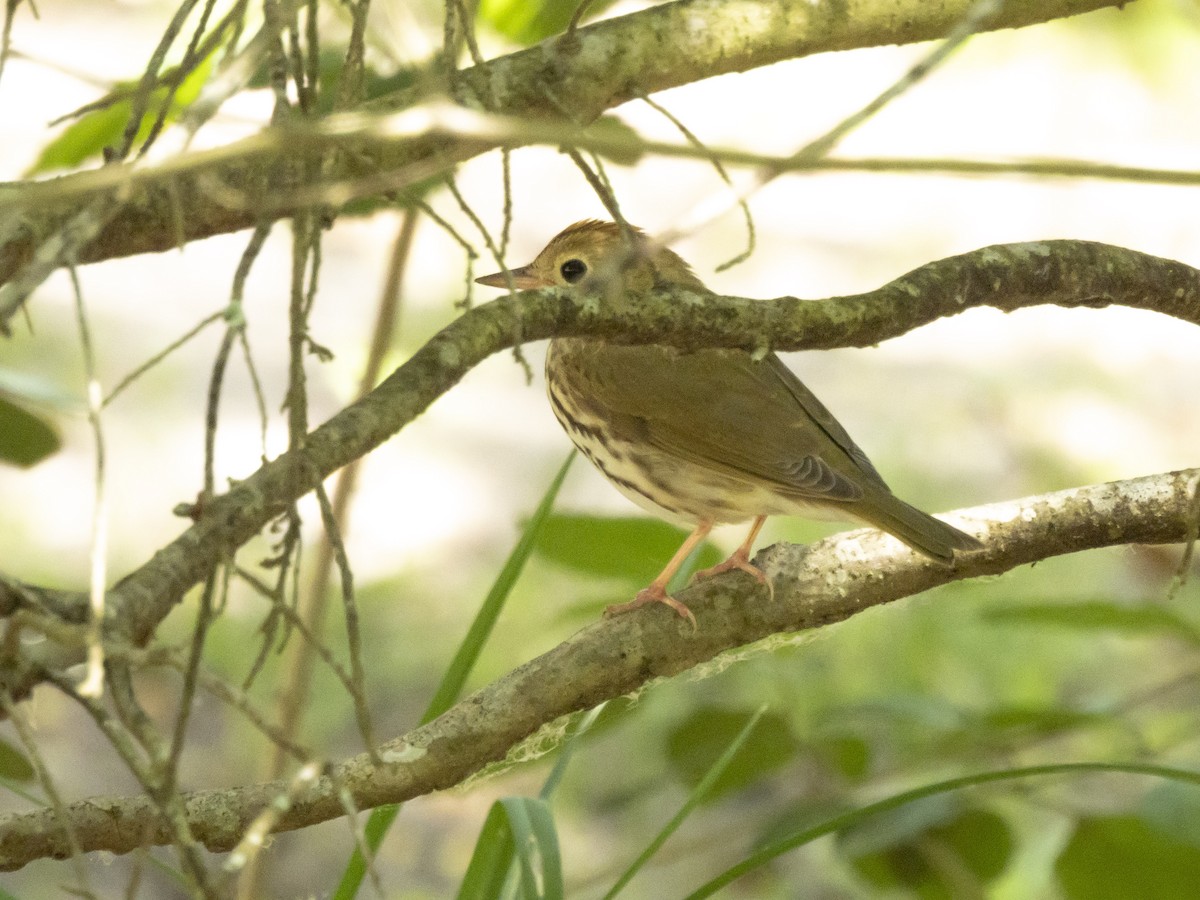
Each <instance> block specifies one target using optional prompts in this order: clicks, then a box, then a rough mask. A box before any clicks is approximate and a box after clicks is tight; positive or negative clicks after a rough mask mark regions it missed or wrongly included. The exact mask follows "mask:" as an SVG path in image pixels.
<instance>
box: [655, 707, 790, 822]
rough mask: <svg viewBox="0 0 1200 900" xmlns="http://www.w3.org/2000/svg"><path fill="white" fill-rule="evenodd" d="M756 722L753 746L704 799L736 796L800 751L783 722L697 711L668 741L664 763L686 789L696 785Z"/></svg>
mask: <svg viewBox="0 0 1200 900" xmlns="http://www.w3.org/2000/svg"><path fill="white" fill-rule="evenodd" d="M755 719H757V720H758V728H757V730H756V732H755V737H754V742H753V743H752V744H747V745H746V746H744V747H743V748H742V749H741V751H740V752H739V753H738V754H737V757H736V758H735V759H733V760H731V761H730V763H729V764H727V765H726V766H725V767H724V771H723V772H722V774H721V777H720V778H719V779H718V780H717V781H716V783H715V784H713V785H712V787H711V789H710V790H709V792H708V799H709V800H714V799H716V798H718V797H721V796H723V795H725V794H728V793H730V792H732V791H737V790H740V789H742V788H744V787H746V786H747V785H750V784H753V783H754V782H756V781H758V780H759V779H761V778H762V777H763V776H764V775H765V774H766V773H768V772H770V771H772V770H774V769H778V768H780V767H781V766H783V765H785V764H786V763H788V762H789V761H790V760H791V759H792V757H793V756H794V755H795V754H796V752H797V751H798V750H799V749H800V746H799V744H798V743H797V741H796V739H795V738H794V737H793V736H792V732H791V728H790V727H789V726H788V723H787V720H786V719H784V718H783V717H782V716H780V715H777V714H771V715H764V714H763V713H762V712H761V711H760V712H757V713H749V712H744V711H740V710H731V709H719V708H715V707H706V708H701V709H698V710H697V711H696V712H695V713H693V714H692V715H690V716H688V717H687V719H685V720H684V721H683V723H682V724H680V725H679V726H677V727H676V728H675V729H673V730H672V731H671V733H670V734H669V735H668V736H667V759H668V761H669V762H670V763H671V766H672V767H673V768H674V770H675V773H676V774H677V775H678V776H679V778H680V779H681V780H682V781H683V782H684V783H685V784H688V785H693V786H694V785H696V784H699V783H700V782H701V781H702V780H703V779H704V778H705V777H707V775H708V773H709V772H710V771H711V770H712V767H713V765H714V763H715V762H716V760H717V759H719V758H721V756H722V754H723V753H724V752H725V749H726V748H727V747H728V746H729V745H730V744H731V743H732V742H733V740H734V739H735V737H736V736H737V735H738V733H739V732H741V731H743V730H744V729H745V727H746V724H747V723H748V722H750V721H753V720H755Z"/></svg>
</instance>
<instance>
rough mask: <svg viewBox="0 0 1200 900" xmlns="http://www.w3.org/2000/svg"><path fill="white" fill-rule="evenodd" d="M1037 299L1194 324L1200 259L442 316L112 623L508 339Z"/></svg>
mask: <svg viewBox="0 0 1200 900" xmlns="http://www.w3.org/2000/svg"><path fill="white" fill-rule="evenodd" d="M1047 303H1050V304H1057V305H1060V306H1067V307H1078V306H1083V307H1091V308H1095V307H1103V306H1107V305H1109V304H1114V303H1116V304H1122V305H1125V306H1131V307H1136V308H1140V309H1146V310H1151V311H1155V312H1161V313H1164V314H1166V315H1170V316H1174V317H1176V318H1178V319H1182V320H1183V321H1186V322H1191V323H1193V324H1200V271H1198V270H1196V269H1193V268H1191V267H1190V266H1186V265H1184V264H1183V263H1180V262H1175V261H1172V260H1167V259H1161V258H1159V257H1154V256H1150V255H1147V254H1144V253H1138V252H1136V251H1133V250H1126V249H1122V248H1119V247H1112V246H1108V245H1105V244H1096V243H1088V242H1082V241H1046V242H1040V243H1031V244H1006V245H999V246H994V247H987V248H984V249H982V250H976V251H973V252H971V253H966V254H963V255H961V256H955V257H950V258H948V259H943V260H939V261H937V262H933V263H929V264H927V265H925V266H922V267H920V268H918V269H916V270H914V271H913V272H910V273H909V274H907V275H905V276H903V277H901V278H899V279H897V280H895V281H893V282H891V283H890V284H888V285H885V286H884V287H882V288H880V289H878V290H876V291H871V292H868V293H865V294H860V295H856V296H849V297H837V298H832V299H828V300H823V301H805V300H798V299H796V298H794V297H784V298H781V299H778V300H774V301H770V302H763V301H756V300H746V299H742V298H736V297H713V296H708V295H698V294H691V293H688V292H687V291H683V290H678V289H675V290H670V291H663V292H656V293H654V294H650V295H646V296H643V297H625V298H622V299H621V302H618V303H609V302H602V301H600V300H598V299H597V298H577V297H575V296H573V295H572V294H571V293H570V292H568V291H563V290H544V291H529V292H524V293H521V294H518V295H514V296H512V297H506V298H502V299H500V300H495V301H493V302H491V303H488V304H485V305H483V306H480V307H477V308H476V309H473V310H471V311H470V312H468V313H465V314H464V315H463V316H461V317H460V318H458V319H457V320H455V321H454V322H452V323H451V324H450V325H448V326H447V327H446V328H444V329H443V330H442V331H441V332H440V333H438V334H437V335H435V336H434V337H433V338H432V339H431V340H430V341H429V342H428V343H427V344H426V345H425V346H424V347H422V348H421V349H420V350H419V351H417V352H416V353H415V354H414V355H413V357H412V358H411V359H410V360H408V362H406V363H404V365H402V366H400V368H398V369H396V370H395V371H394V372H393V373H392V374H391V375H390V376H388V378H386V379H385V380H384V381H383V382H382V383H381V384H380V385H379V386H378V387H377V388H375V390H373V391H372V392H371V393H370V394H369V395H367V396H366V397H364V398H363V399H362V400H360V401H358V402H356V403H354V404H352V405H350V406H349V407H347V408H346V409H344V410H343V411H341V412H340V413H338V414H337V415H335V416H334V417H333V418H331V419H330V420H329V421H327V422H326V423H325V424H323V425H321V426H320V427H318V428H316V429H315V430H314V431H312V432H311V433H310V434H309V435H308V436H307V438H306V440H305V442H304V447H303V450H297V451H292V452H289V453H286V454H284V455H283V456H281V457H279V458H278V459H275V460H273V461H271V462H269V463H267V464H266V465H264V466H262V467H261V468H260V469H259V470H258V471H257V472H255V473H254V474H253V475H251V476H249V477H248V478H246V479H245V480H244V481H241V482H239V483H238V484H237V485H236V486H235V487H234V488H233V489H231V490H230V491H229V492H228V493H226V494H223V495H221V496H219V497H215V498H212V499H211V500H209V501H207V502H206V503H205V504H204V506H203V509H202V511H201V515H200V518H199V520H198V521H197V522H196V523H195V524H194V525H192V526H191V527H190V528H188V529H187V530H186V531H184V532H183V533H182V534H181V535H180V536H179V537H177V538H175V539H174V540H173V541H171V542H170V543H168V544H167V545H166V546H164V547H163V548H162V549H161V550H159V551H158V552H157V553H156V554H155V555H154V556H153V557H152V558H151V559H150V560H149V561H148V562H147V563H146V564H144V565H143V566H141V567H140V568H138V569H136V570H135V571H133V572H132V573H130V574H129V575H128V576H126V577H125V578H124V579H122V580H121V581H120V582H119V583H118V584H116V585H114V586H113V588H112V589H111V590H110V592H109V596H108V610H109V616H110V618H109V622H108V632H109V634H110V635H112V636H113V637H115V638H116V639H118V640H122V641H129V642H132V643H135V644H142V643H144V642H146V641H147V640H148V639H149V638H150V637H151V636H152V635H153V633H154V630H155V629H156V628H157V627H158V624H159V623H160V622H161V621H162V620H163V619H164V618H165V617H166V616H167V614H168V613H169V612H170V611H171V610H172V609H173V608H174V606H175V605H176V604H177V603H178V602H179V601H180V600H181V599H182V598H183V596H184V594H185V593H186V592H187V591H188V589H190V588H191V587H192V586H193V585H196V584H198V583H199V582H201V581H202V580H203V579H204V578H206V577H207V576H208V575H209V574H210V573H211V572H212V571H213V570H214V569H215V567H216V566H217V565H219V564H220V562H221V561H223V560H226V559H228V558H229V557H230V555H231V554H233V553H234V552H235V551H236V550H237V548H238V547H240V546H241V545H242V544H244V543H245V542H246V541H248V540H250V538H252V537H253V536H254V535H256V534H257V533H258V532H259V531H261V530H262V529H263V527H264V526H266V525H267V524H268V523H270V522H271V521H272V519H274V518H275V517H276V516H278V515H280V514H282V513H283V512H284V511H285V510H286V509H287V508H288V506H289V505H290V504H291V503H293V502H294V501H295V500H297V499H298V498H300V497H302V496H303V495H304V494H306V493H308V492H309V491H310V490H312V489H313V488H314V487H316V485H318V484H320V483H321V482H322V481H323V480H324V479H325V478H327V477H328V476H329V475H331V474H332V473H333V472H335V471H337V470H338V469H339V468H341V467H342V466H344V465H346V464H347V463H349V462H350V461H351V460H354V459H358V458H359V457H362V456H364V455H365V454H367V453H369V452H370V451H371V450H373V449H374V448H375V447H378V446H379V445H380V444H382V443H383V442H384V441H386V440H387V439H389V438H390V437H392V436H393V435H395V434H396V433H397V432H399V431H400V430H401V429H402V428H403V427H404V426H405V425H406V424H408V423H409V422H411V421H412V420H413V419H415V418H416V417H417V416H418V415H420V413H421V412H423V411H424V410H425V409H426V408H427V407H428V406H429V405H430V404H431V403H432V402H433V401H434V400H435V399H437V397H439V396H441V395H442V394H443V393H445V392H446V391H448V390H449V389H450V388H451V387H452V386H453V385H454V384H456V383H457V382H458V380H459V379H460V378H462V377H463V376H464V375H465V374H466V373H467V372H468V371H470V369H471V368H472V367H474V366H475V365H476V364H478V363H479V362H480V361H482V360H483V359H485V358H486V357H488V356H490V355H491V354H492V353H495V352H496V351H498V350H502V349H505V348H507V347H511V346H513V345H514V344H515V343H517V342H519V341H530V340H537V339H539V338H545V337H550V336H552V335H595V336H602V337H605V338H608V339H610V340H626V341H631V342H635V343H636V342H642V343H664V344H674V345H676V346H679V347H684V348H696V347H741V348H744V349H748V350H753V349H757V348H763V347H770V348H773V349H777V350H807V349H828V348H832V347H846V346H859V347H861V346H869V345H872V344H876V343H879V342H880V341H883V340H886V339H887V338H890V337H896V336H898V335H900V334H904V333H905V332H907V331H910V330H912V329H913V328H916V327H918V326H920V325H924V324H927V323H929V322H932V321H934V320H936V319H937V318H940V317H942V316H950V315H956V314H958V313H960V312H964V311H965V310H968V309H971V308H973V307H978V306H991V307H995V308H997V309H1002V310H1005V311H1012V310H1016V309H1020V308H1024V307H1029V306H1036V305H1040V304H1047ZM36 601H37V595H36V592H32V591H30V590H28V589H25V590H8V591H2V590H0V602H2V604H3V605H0V613H2V612H6V611H7V612H11V611H12V610H13V609H16V608H20V606H21V605H22V604H28V605H31V606H36V605H37V604H36ZM54 604H55V609H54V612H55V613H56V614H58V615H60V616H61V617H62V618H65V619H67V620H68V621H74V622H83V621H86V616H87V610H88V607H87V603H86V600H85V598H83V597H82V596H79V597H76V598H73V601H72V599H71V598H68V597H64V596H61V595H55V597H54ZM19 652H20V653H25V651H23V650H22V651H19ZM2 662H3V666H2V667H0V674H2V675H3V683H4V684H5V686H7V687H8V689H9V690H10V691H12V693H13V695H14V696H15V697H21V696H24V695H25V694H27V693H28V692H29V690H30V689H31V688H32V686H33V685H34V684H36V683H37V682H38V681H39V680H40V679H39V676H38V674H37V669H38V666H37V665H36V662H35V661H33V660H28V659H26V658H25V657H24V656H19V657H17V658H10V659H8V660H4V661H2Z"/></svg>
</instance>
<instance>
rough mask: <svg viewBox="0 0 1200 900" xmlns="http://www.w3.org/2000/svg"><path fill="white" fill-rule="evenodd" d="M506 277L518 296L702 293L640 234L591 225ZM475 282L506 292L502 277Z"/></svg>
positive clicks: (581, 225)
mask: <svg viewBox="0 0 1200 900" xmlns="http://www.w3.org/2000/svg"><path fill="white" fill-rule="evenodd" d="M508 275H509V277H511V278H512V284H513V287H515V288H517V289H518V290H530V289H533V288H545V287H570V286H577V287H583V288H587V289H590V290H595V289H599V290H601V291H602V292H604V293H608V292H609V291H610V290H611V287H612V286H617V287H619V288H620V291H619V293H624V292H626V291H633V292H638V291H645V290H650V289H652V288H654V287H656V286H660V285H666V284H673V285H679V286H682V287H688V288H691V289H693V290H697V291H703V290H705V287H704V285H703V284H702V283H701V281H700V279H699V278H697V277H696V276H695V275H694V274H692V270H691V267H690V266H688V264H687V263H686V262H684V261H683V260H682V259H681V258H680V257H679V255H678V254H676V253H674V252H673V251H671V250H668V249H667V248H666V247H662V246H659V245H658V244H655V243H654V242H653V241H652V240H650V238H648V237H646V235H645V234H643V233H642V232H641V231H640V230H639V229H637V228H628V229H623V228H622V227H621V226H620V225H617V224H616V223H614V222H598V221H596V220H594V219H586V220H584V221H582V222H576V223H575V224H574V225H571V226H570V227H569V228H566V229H564V230H563V231H561V232H559V234H558V235H556V236H555V237H554V238H553V239H552V240H551V241H550V243H549V244H547V245H546V247H545V249H543V250H542V252H541V253H539V254H538V255H537V256H536V257H535V258H534V260H533V262H531V263H529V265H527V266H521V267H520V268H517V269H511V270H509V272H508ZM475 281H476V282H478V283H479V284H485V285H488V286H489V287H499V288H502V287H507V286H508V281H507V279H506V278H505V273H504V272H497V273H496V274H495V275H485V276H483V277H482V278H476V279H475Z"/></svg>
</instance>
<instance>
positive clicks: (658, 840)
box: [604, 706, 767, 900]
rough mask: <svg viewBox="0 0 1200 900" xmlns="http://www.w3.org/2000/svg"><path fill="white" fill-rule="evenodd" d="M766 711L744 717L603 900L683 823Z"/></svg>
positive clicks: (648, 858) (612, 893) (647, 859)
mask: <svg viewBox="0 0 1200 900" xmlns="http://www.w3.org/2000/svg"><path fill="white" fill-rule="evenodd" d="M766 711H767V708H766V707H765V706H760V707H759V708H758V711H757V712H755V713H754V715H753V716H751V717H750V721H748V722H747V723H746V724H745V726H744V727H743V728H742V730H741V731H740V732H738V735H737V737H735V738H734V739H733V740H732V741H731V742H730V744H729V746H728V747H726V748H725V752H724V753H722V754H721V756H720V758H719V759H717V761H716V762H714V763H713V764H712V767H711V768H710V769H709V770H708V771H707V772H706V773H705V774H704V777H703V778H702V779H700V783H699V784H697V785H696V786H695V787H694V788H693V789H692V792H691V793H690V794H688V798H687V800H686V801H684V804H683V806H681V807H680V808H679V811H678V812H677V813H675V815H674V816H672V817H671V819H670V821H669V822H667V824H666V825H664V826H663V827H662V830H661V831H659V833H658V834H657V835H655V837H654V840H652V841H651V842H650V844H649V845H648V846H647V847H646V849H645V850H643V851H642V853H641V855H640V856H638V858H637V859H635V860H634V861H633V863H632V864H631V865H630V866H629V868H628V869H626V870H625V871H624V872H623V873H622V874H621V877H620V878H618V879H617V881H616V884H614V885H613V886H612V887H611V888H610V889H609V891H608V893H607V894H605V895H604V900H610V898H612V897H615V896H617V894H618V893H620V891H621V890H622V889H623V888H624V887H625V885H627V884H629V882H630V880H631V879H632V878H633V876H634V875H636V874H637V873H638V871H639V870H640V869H641V868H642V866H644V865H645V864H646V863H647V862H649V861H650V858H651V857H652V856H654V854H655V853H657V852H658V851H659V848H661V847H662V845H663V844H665V843H666V842H667V839H668V838H669V837H670V836H671V835H673V834H674V833H675V832H676V831H678V830H679V826H680V825H682V824H683V821H684V819H686V818H687V817H688V816H689V815H690V814H691V812H692V810H694V809H695V808H696V807H697V806H699V805H700V804H701V803H702V802H703V801H704V798H705V797H707V796H708V794H709V792H710V791H712V789H713V786H714V785H716V783H717V781H718V780H719V779H720V777H721V775H722V773H724V771H725V769H727V768H728V767H729V764H730V763H731V762H733V758H734V757H735V756H736V755H737V752H738V751H739V750H740V749H741V748H742V745H743V744H745V743H746V739H747V738H749V737H750V732H751V731H753V730H754V726H755V725H757V724H758V720H759V719H761V718H762V716H763V714H764V713H765V712H766Z"/></svg>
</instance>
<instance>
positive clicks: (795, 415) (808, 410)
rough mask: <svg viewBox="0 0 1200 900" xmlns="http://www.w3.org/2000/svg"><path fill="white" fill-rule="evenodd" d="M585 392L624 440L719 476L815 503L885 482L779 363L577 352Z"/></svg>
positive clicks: (773, 359) (611, 349)
mask: <svg viewBox="0 0 1200 900" xmlns="http://www.w3.org/2000/svg"><path fill="white" fill-rule="evenodd" d="M574 362H575V363H576V364H577V366H578V373H579V376H580V377H581V378H583V379H584V384H582V385H580V386H581V388H582V389H583V391H584V393H586V394H587V395H588V397H589V398H590V399H591V400H593V401H594V402H596V403H597V404H599V405H600V406H601V407H603V409H604V410H605V412H606V413H607V415H608V417H609V418H610V420H611V421H612V423H613V425H614V427H615V428H617V429H618V430H619V431H626V432H627V435H626V436H627V437H629V438H631V439H633V440H639V439H640V440H645V441H648V442H650V443H651V444H652V445H654V446H656V447H657V448H659V449H660V450H662V451H664V452H666V453H669V454H672V455H674V456H678V457H680V458H682V459H685V460H688V461H690V462H694V463H697V464H700V465H704V466H707V467H709V468H713V469H716V470H718V471H722V472H726V473H729V474H733V475H736V476H740V477H752V478H754V479H756V480H762V481H766V482H768V483H770V484H772V485H774V486H776V487H777V488H779V489H781V490H782V491H785V492H788V493H792V494H795V495H798V496H802V497H805V498H811V499H824V500H836V501H844V502H849V501H854V500H858V499H860V498H861V497H862V496H863V490H862V488H861V487H860V485H861V484H863V483H869V482H873V483H874V484H876V485H879V486H884V485H883V480H882V479H881V478H880V477H879V474H878V473H877V472H876V471H875V468H874V466H872V465H871V463H870V462H869V461H868V460H867V457H866V455H865V454H864V453H863V452H862V450H860V449H859V448H858V446H857V445H855V443H854V442H853V441H852V440H851V439H850V435H849V434H847V433H846V430H845V429H844V428H842V426H841V425H840V424H838V422H837V420H836V419H834V417H833V416H832V415H831V414H830V412H829V410H827V409H826V408H825V407H824V405H823V404H821V402H820V401H819V400H817V398H816V397H815V396H813V394H812V392H810V391H809V390H808V389H807V388H806V387H805V386H804V385H803V384H801V383H800V380H799V379H798V378H796V376H795V375H793V374H792V372H791V371H790V370H789V369H788V368H787V367H786V366H785V365H784V364H783V362H782V361H781V360H780V359H779V358H778V357H777V356H776V355H775V354H773V353H771V354H768V355H767V356H766V357H765V358H764V359H762V360H761V361H755V360H754V359H752V358H751V357H750V356H749V354H746V353H742V352H739V351H727V350H701V351H697V352H694V353H676V352H674V351H671V350H664V348H661V347H616V346H611V345H602V344H593V345H589V346H588V347H586V348H579V350H578V356H577V358H576V359H575V360H574Z"/></svg>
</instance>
